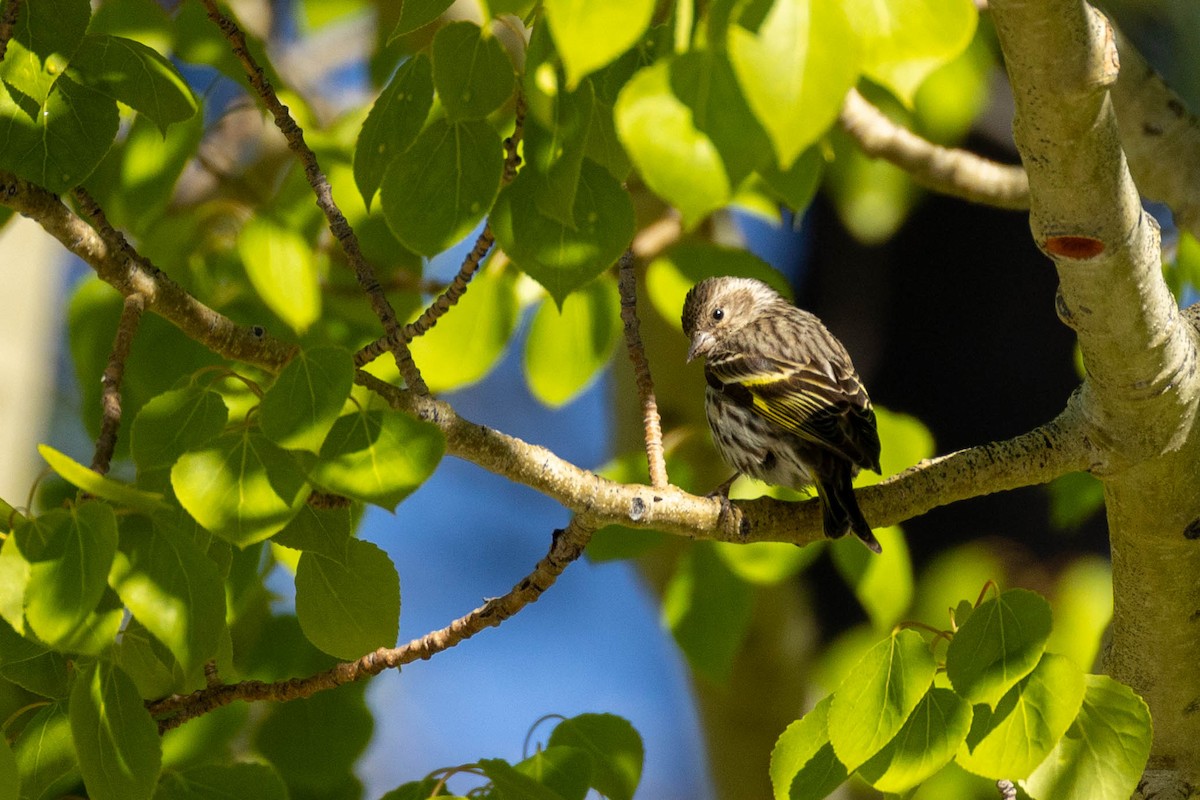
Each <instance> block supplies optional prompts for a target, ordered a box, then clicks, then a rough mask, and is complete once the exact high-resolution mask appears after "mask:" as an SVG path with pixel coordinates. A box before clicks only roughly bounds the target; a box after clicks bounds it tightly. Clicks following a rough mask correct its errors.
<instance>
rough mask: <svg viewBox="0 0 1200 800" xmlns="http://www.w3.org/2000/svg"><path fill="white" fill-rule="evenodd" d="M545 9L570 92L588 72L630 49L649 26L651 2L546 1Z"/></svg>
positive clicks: (642, 0)
mask: <svg viewBox="0 0 1200 800" xmlns="http://www.w3.org/2000/svg"><path fill="white" fill-rule="evenodd" d="M545 7H546V19H547V21H548V22H549V23H550V32H551V33H553V34H554V41H555V42H556V43H557V44H558V50H559V53H560V54H561V56H562V60H563V66H564V67H566V70H567V82H568V85H569V88H574V87H575V86H576V85H577V84H578V83H579V81H581V80H582V79H583V77H584V76H585V75H587V74H588V73H589V72H593V71H595V70H597V69H599V68H600V67H603V66H604V65H605V64H607V63H608V62H610V61H612V60H613V59H615V58H616V57H617V56H619V55H621V54H622V53H624V52H625V51H626V50H628V49H629V48H630V47H633V45H634V44H635V43H636V42H637V41H638V39H640V38H641V36H642V34H643V33H645V32H646V28H647V27H649V25H650V16H651V14H652V13H653V12H654V0H623V2H619V3H595V2H589V0H546V2H545Z"/></svg>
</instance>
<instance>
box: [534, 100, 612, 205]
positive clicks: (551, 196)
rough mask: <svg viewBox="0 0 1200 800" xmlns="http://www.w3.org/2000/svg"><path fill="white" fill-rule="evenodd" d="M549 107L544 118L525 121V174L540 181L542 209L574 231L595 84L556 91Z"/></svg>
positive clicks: (593, 102) (539, 191) (535, 117)
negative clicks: (528, 173) (573, 89)
mask: <svg viewBox="0 0 1200 800" xmlns="http://www.w3.org/2000/svg"><path fill="white" fill-rule="evenodd" d="M549 105H550V108H549V109H548V110H547V111H546V113H545V114H544V115H541V116H539V115H536V114H529V115H527V116H526V118H525V141H524V146H523V148H524V149H523V153H524V156H525V168H524V171H526V172H531V173H533V174H534V176H535V177H536V178H537V182H538V191H537V204H538V209H539V210H540V211H541V212H542V213H543V214H544V215H546V216H547V217H549V218H550V219H553V220H555V221H557V222H560V223H562V224H563V225H565V226H566V227H568V228H574V227H575V214H574V211H575V193H576V191H578V189H579V171H580V170H581V169H582V168H583V157H584V150H585V149H586V142H587V139H588V133H589V130H590V122H591V119H592V110H593V108H594V106H595V98H594V96H593V92H592V82H591V81H590V80H587V81H584V82H583V83H581V84H580V85H579V88H577V89H576V90H575V91H573V92H568V91H565V90H564V91H559V92H556V93H555V94H554V95H552V97H550V98H549Z"/></svg>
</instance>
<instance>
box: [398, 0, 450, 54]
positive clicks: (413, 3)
mask: <svg viewBox="0 0 1200 800" xmlns="http://www.w3.org/2000/svg"><path fill="white" fill-rule="evenodd" d="M453 4H454V0H400V19H398V20H396V27H395V28H393V29H392V35H391V36H389V37H388V44H391V43H392V42H394V41H395V40H396V39H398V38H399V37H401V36H403V35H404V34H406V33H412V32H413V31H415V30H416V29H417V28H423V27H425V26H426V25H428V24H429V23H431V22H433V21H434V20H435V19H437V18H438V17H440V16H441V15H442V12H443V11H445V10H446V9H447V8H449V7H450V6H452V5H453Z"/></svg>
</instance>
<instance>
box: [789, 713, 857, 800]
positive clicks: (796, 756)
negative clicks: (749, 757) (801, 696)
mask: <svg viewBox="0 0 1200 800" xmlns="http://www.w3.org/2000/svg"><path fill="white" fill-rule="evenodd" d="M832 702H833V695H829V696H827V697H825V698H823V699H822V700H821V702H819V703H817V705H816V706H815V707H813V710H812V711H809V712H808V713H807V714H805V715H804V716H803V717H801V718H800V719H798V720H796V721H795V722H793V723H792V724H791V725H788V726H787V730H785V731H784V732H783V733H782V734H780V736H779V739H778V740H776V742H775V749H773V750H772V751H771V787H772V788H773V789H774V795H775V800H819V798H823V797H826V796H828V795H829V794H830V793H832V792H833V790H834V789H836V788H837V787H839V786H841V785H842V784H843V783H845V782H846V778H847V777H849V773H848V772H847V771H846V766H845V765H844V764H842V762H840V761H838V757H837V755H836V754H835V753H834V752H833V745H832V744H830V743H829V724H828V720H829V705H830V703H832Z"/></svg>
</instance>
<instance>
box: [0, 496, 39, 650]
mask: <svg viewBox="0 0 1200 800" xmlns="http://www.w3.org/2000/svg"><path fill="white" fill-rule="evenodd" d="M25 522H26V520H24V519H22V520H21V523H20V524H25ZM31 571H32V567H31V565H30V563H29V561H28V560H26V558H25V556H23V555H22V554H21V548H19V547H18V546H17V540H16V537H14V536H8V537H7V538H6V539H5V540H4V541H3V542H0V617H3V618H4V621H5V622H7V623H8V624H9V625H11V626H12V629H13V630H15V631H16V632H17V633H20V634H25V633H26V632H27V630H26V627H25V589H26V587H27V586H28V585H29V576H30V573H31Z"/></svg>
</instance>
